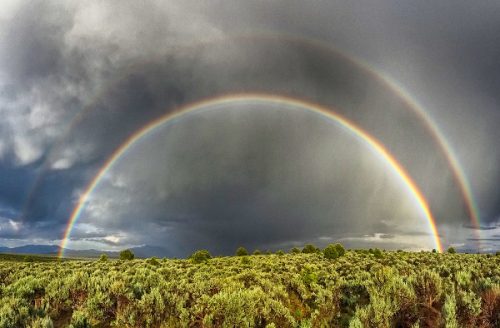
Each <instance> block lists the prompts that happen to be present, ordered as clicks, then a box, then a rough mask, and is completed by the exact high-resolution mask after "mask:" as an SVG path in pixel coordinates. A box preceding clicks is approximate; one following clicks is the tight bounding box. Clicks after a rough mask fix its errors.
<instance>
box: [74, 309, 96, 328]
mask: <svg viewBox="0 0 500 328" xmlns="http://www.w3.org/2000/svg"><path fill="white" fill-rule="evenodd" d="M69 327H70V328H90V327H92V326H91V325H90V323H89V320H88V319H87V317H86V316H85V314H84V313H83V312H82V311H75V312H73V315H72V316H71V324H70V325H69Z"/></svg>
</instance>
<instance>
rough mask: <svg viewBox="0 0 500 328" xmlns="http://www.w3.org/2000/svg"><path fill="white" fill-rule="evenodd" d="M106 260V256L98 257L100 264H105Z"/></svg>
mask: <svg viewBox="0 0 500 328" xmlns="http://www.w3.org/2000/svg"><path fill="white" fill-rule="evenodd" d="M107 260H108V256H107V255H106V254H101V256H100V257H99V261H100V262H106V261H107Z"/></svg>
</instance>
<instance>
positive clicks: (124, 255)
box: [120, 249, 135, 260]
mask: <svg viewBox="0 0 500 328" xmlns="http://www.w3.org/2000/svg"><path fill="white" fill-rule="evenodd" d="M134 257H135V255H134V253H132V251H131V250H130V249H126V250H123V251H121V252H120V260H133V259H134Z"/></svg>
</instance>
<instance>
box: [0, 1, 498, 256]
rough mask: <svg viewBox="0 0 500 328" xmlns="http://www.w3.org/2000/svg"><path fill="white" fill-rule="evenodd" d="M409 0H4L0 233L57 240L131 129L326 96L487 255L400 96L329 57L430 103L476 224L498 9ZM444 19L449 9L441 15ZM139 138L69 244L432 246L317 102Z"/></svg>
mask: <svg viewBox="0 0 500 328" xmlns="http://www.w3.org/2000/svg"><path fill="white" fill-rule="evenodd" d="M418 6H420V5H415V4H411V3H410V2H408V3H401V4H400V5H398V6H394V4H392V3H391V1H382V2H380V3H378V4H373V3H372V2H366V3H363V2H359V3H357V4H329V3H325V2H317V3H314V4H311V5H305V4H303V3H302V2H296V3H295V2H292V3H288V2H287V3H285V2H283V1H274V2H271V3H263V2H238V1H236V2H230V3H229V2H225V1H221V2H217V3H215V4H211V5H210V6H208V5H200V4H199V3H198V2H191V1H182V2H180V1H179V2H169V3H168V4H165V3H159V2H141V3H137V2H133V1H130V2H127V3H121V5H120V6H117V5H113V4H110V3H102V2H100V1H91V2H86V3H85V4H81V3H79V2H66V3H64V4H61V3H59V2H46V1H44V2H41V1H40V2H39V1H34V2H33V1H30V2H28V1H26V2H18V3H14V4H13V5H10V6H7V5H6V6H5V7H4V9H3V11H2V12H1V13H0V20H1V29H0V31H1V40H0V49H1V50H0V67H1V69H0V115H1V116H2V118H3V119H2V120H1V122H0V178H1V181H2V182H1V184H0V218H1V220H0V238H3V239H4V240H5V243H13V242H14V243H16V242H18V243H29V242H32V241H34V240H37V241H39V240H42V241H45V242H48V243H54V242H57V241H58V239H60V238H61V236H62V232H63V230H64V227H65V225H66V221H67V219H68V217H69V214H70V212H71V211H72V209H73V208H74V206H75V205H76V202H77V200H78V197H79V195H80V194H81V193H82V192H83V190H84V188H85V186H86V185H87V183H88V182H89V181H90V179H91V178H92V177H93V176H94V175H95V174H96V172H97V170H98V169H99V167H101V166H102V164H103V163H104V162H105V160H106V159H107V158H108V157H109V156H110V154H111V153H112V152H113V151H114V150H115V149H116V148H117V147H118V146H119V145H120V144H121V143H122V142H123V141H124V140H125V139H126V138H127V137H128V136H130V135H131V134H132V133H133V132H134V131H136V130H137V129H139V128H140V127H141V126H143V125H144V124H146V123H147V122H150V121H151V120H153V119H156V118H158V117H160V116H162V115H164V114H166V113H168V112H169V111H172V110H175V109H176V108H179V107H181V106H183V105H185V104H188V103H190V102H192V101H198V100H201V99H205V98H209V97H213V96H216V95H220V94H230V93H238V92H261V93H266V94H269V93H271V94H280V95H283V96H291V97H294V98H300V99H304V100H308V101H312V102H315V103H319V104H322V105H324V106H328V107H331V108H335V109H336V110H337V111H338V112H339V113H340V114H342V115H344V116H346V117H348V118H349V119H351V120H353V121H355V122H356V123H357V124H359V125H360V126H362V127H363V128H364V129H366V130H367V131H368V132H369V133H371V134H372V135H374V136H375V137H376V138H378V139H379V140H381V141H382V142H383V143H384V144H385V145H386V146H387V148H388V149H390V151H391V152H392V153H393V154H394V155H396V157H397V158H398V159H399V161H400V162H401V163H402V164H403V165H404V166H405V167H406V168H407V170H408V171H409V173H410V174H411V175H412V177H413V178H414V179H415V181H416V182H417V184H418V185H419V186H420V188H421V189H422V191H423V192H424V194H425V196H426V197H427V199H428V200H429V203H430V205H431V209H432V211H433V213H434V215H435V216H436V218H437V221H438V224H439V228H440V231H442V234H443V236H442V237H443V238H444V240H445V241H446V243H447V244H453V243H464V244H466V246H465V247H476V246H475V244H474V243H472V242H473V240H468V238H469V239H471V238H477V236H474V235H471V233H472V230H470V229H468V228H465V227H464V224H468V222H469V221H468V218H467V215H466V212H465V206H464V203H463V199H462V198H461V195H460V192H459V189H458V185H457V183H456V181H455V179H454V178H453V176H452V175H451V171H450V170H449V167H448V163H447V162H446V159H445V158H444V156H443V153H442V152H441V151H440V149H439V146H438V144H437V143H436V141H435V140H433V139H432V137H431V135H430V134H429V131H428V130H427V129H426V128H425V126H424V125H423V124H422V122H421V121H419V120H418V117H417V116H416V115H415V113H413V112H412V111H411V109H410V108H409V105H408V104H406V103H405V102H404V101H402V99H401V97H400V96H398V95H397V94H395V93H394V91H393V90H390V89H388V88H387V86H385V85H384V84H383V83H381V82H380V80H379V79H377V78H376V77H375V76H373V75H372V74H370V73H369V72H367V71H366V70H364V69H362V68H360V67H359V66H358V65H356V64H355V63H353V62H352V61H351V60H349V59H348V58H346V56H344V55H341V54H339V53H338V52H337V51H336V50H335V49H333V48H338V49H341V50H342V51H343V52H344V53H349V54H354V55H355V56H356V57H358V58H363V59H364V60H366V61H367V62H369V63H371V64H372V65H373V66H375V67H378V68H379V69H383V70H384V71H386V72H388V74H389V75H392V76H395V77H397V79H398V80H399V81H401V83H402V84H403V85H405V86H406V88H407V89H409V91H410V92H411V93H412V94H414V95H415V97H417V99H418V100H419V101H420V102H421V103H423V104H424V105H425V106H426V108H427V109H428V110H429V112H430V114H431V116H432V117H435V118H436V120H437V123H438V125H439V126H440V127H441V128H442V129H443V133H444V134H445V135H446V137H447V138H448V139H449V141H450V144H451V145H452V146H453V148H454V150H455V151H456V153H457V155H458V157H459V159H460V161H461V163H462V164H463V166H464V169H465V171H466V173H467V175H468V176H469V179H470V181H471V186H472V188H473V193H474V195H476V198H477V202H478V205H479V208H480V209H481V212H482V216H481V218H482V221H483V223H484V224H485V225H492V224H493V225H494V224H495V222H497V219H496V218H498V215H499V213H500V194H499V189H498V186H496V185H495V181H499V179H498V177H499V176H500V168H499V167H500V165H499V162H500V152H499V151H498V148H497V147H495V142H494V141H495V140H498V139H500V135H499V133H500V132H499V131H498V129H496V128H495V127H496V125H497V124H498V122H499V121H500V113H499V112H498V103H499V98H498V95H497V94H496V93H495V92H494V90H496V89H495V86H498V85H500V82H499V81H498V74H494V73H491V72H498V71H499V69H500V68H499V67H498V65H497V62H496V61H492V58H497V57H495V54H497V53H498V51H499V49H498V47H495V46H493V45H492V43H491V42H490V41H491V38H494V35H495V33H493V32H492V31H495V30H496V29H498V27H499V26H498V21H500V20H498V17H497V16H498V11H496V14H495V11H494V10H491V8H489V7H488V6H489V4H487V3H486V2H485V3H483V4H481V5H477V6H475V7H474V8H473V10H470V9H471V8H465V5H458V6H457V5H452V6H451V3H450V6H451V7H450V6H445V5H442V4H441V5H436V6H435V8H433V9H432V10H430V9H429V8H416V7H418ZM450 11H451V12H450ZM445 12H446V13H447V17H451V19H450V20H449V21H447V22H446V23H443V20H442V19H440V17H441V16H440V14H443V13H445ZM466 13H467V14H466ZM464 15H467V19H463V16H464ZM354 18H356V19H354ZM471 21H472V22H474V24H475V25H474V24H472V23H469V22H471ZM431 32H432V33H431ZM285 34H286V36H285ZM307 39H321V40H323V41H324V44H323V45H321V44H319V43H317V42H312V41H307ZM471 45H473V46H471ZM488 63H489V64H488ZM488 65H489V66H488ZM249 106H250V107H252V105H251V104H250V105H249ZM257 107H259V106H257ZM147 142H148V144H147V145H145V146H144V147H145V148H144V149H142V148H141V149H137V150H133V151H132V150H131V152H130V154H128V155H127V158H126V159H123V160H121V161H120V166H119V167H116V168H114V169H113V171H112V172H110V173H109V174H110V176H109V177H107V178H106V179H107V180H106V181H105V182H103V184H102V187H101V188H100V189H99V190H98V192H96V193H95V195H92V197H93V198H92V202H91V203H90V204H89V205H88V206H87V207H86V212H85V213H84V214H85V215H83V216H82V218H81V221H80V223H79V225H78V226H77V227H76V228H75V231H74V233H73V235H72V238H73V239H74V240H73V245H74V246H75V247H90V246H92V247H93V246H102V247H104V248H106V247H116V248H119V247H122V246H126V245H139V244H146V243H154V244H155V245H162V246H165V247H168V248H169V249H170V250H171V252H172V254H185V253H187V252H189V251H191V250H192V249H193V248H196V247H208V248H210V247H212V248H213V250H214V251H216V252H221V253H223V252H228V251H229V250H230V249H232V248H233V247H234V246H235V245H237V244H239V243H245V244H248V245H249V247H250V246H251V247H260V248H264V247H268V248H276V247H288V246H289V245H293V244H300V243H303V242H305V241H315V242H317V243H325V242H326V241H327V239H328V240H331V238H334V239H335V240H339V239H341V238H344V240H345V242H346V243H350V244H352V246H353V247H354V246H356V245H360V246H364V245H367V244H370V243H379V244H380V243H381V242H383V243H384V244H383V245H384V247H393V248H399V247H406V248H418V247H424V246H427V245H428V242H427V241H426V240H428V238H429V236H427V235H426V231H428V228H426V226H425V222H424V223H423V224H422V217H421V215H419V214H418V212H417V211H416V209H415V208H414V206H413V205H412V203H411V199H410V198H408V197H407V196H406V195H405V194H404V193H402V192H401V185H400V184H398V183H395V182H394V180H395V179H394V177H393V173H391V172H390V170H388V169H387V167H384V165H383V164H382V163H380V161H379V159H377V157H376V156H374V155H373V154H372V153H371V152H370V151H368V150H367V149H366V147H365V146H363V145H361V144H359V142H357V141H356V140H355V139H353V137H352V136H349V135H348V133H347V134H346V132H345V131H343V130H342V129H339V127H338V126H334V125H332V124H330V123H325V122H323V121H321V120H318V119H317V118H315V117H314V116H311V114H310V113H309V114H308V113H303V112H297V113H295V112H293V111H289V109H288V111H287V109H286V108H274V109H273V108H267V109H265V108H257V109H255V108H254V109H249V108H232V109H224V110H221V111H220V112H214V113H213V114H206V115H205V114H204V115H200V116H196V117H195V116H193V117H190V118H189V119H183V120H182V122H178V124H177V123H176V124H175V125H172V126H169V127H166V128H164V129H161V131H160V132H158V133H157V135H155V136H154V137H151V138H149V139H148V141H147ZM14 227H16V228H15V229H14ZM284 227H286V229H285V228H284ZM414 227H417V228H415V229H414ZM326 231H327V232H328V234H327V235H325V234H324V233H322V232H326ZM490 233H491V234H494V233H498V231H495V229H493V230H491V231H489V232H485V231H482V234H483V238H486V239H491V238H489V237H488V236H489V234H490ZM381 236H394V238H383V237H381ZM409 236H413V239H412V238H411V237H409ZM407 237H408V238H407ZM321 238H323V239H321ZM329 238H330V239H329ZM405 238H406V239H405ZM16 240H17V241H16ZM402 240H412V242H402ZM0 242H1V241H0ZM488 242H489V245H488V248H491V249H494V248H498V242H497V241H494V240H493V241H491V240H489V241H488ZM430 247H432V245H431V246H430Z"/></svg>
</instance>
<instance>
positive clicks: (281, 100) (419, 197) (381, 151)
mask: <svg viewBox="0 0 500 328" xmlns="http://www.w3.org/2000/svg"><path fill="white" fill-rule="evenodd" d="M250 101H252V102H265V103H270V104H276V105H280V104H282V105H290V106H295V107H300V108H303V109H305V110H308V111H311V112H314V113H317V114H319V115H321V116H323V117H326V118H329V119H331V120H333V121H335V122H337V123H338V124H340V125H341V126H342V127H344V128H346V129H347V130H349V131H350V132H352V133H353V134H354V135H355V136H357V137H359V138H360V139H361V140H362V141H364V142H366V143H367V144H368V145H369V146H370V147H371V148H372V149H373V150H375V151H376V153H377V154H378V155H380V156H381V157H382V158H383V159H384V160H385V161H386V162H387V164H389V165H390V166H391V167H392V168H393V169H394V171H395V172H396V173H397V175H398V176H399V177H400V179H401V180H402V182H404V184H405V186H406V187H407V188H408V191H409V192H410V193H411V195H412V196H413V198H414V199H415V201H416V203H417V204H418V205H419V207H420V208H421V210H422V213H423V214H424V216H425V218H426V220H427V221H428V224H429V227H430V230H431V232H432V235H433V239H434V243H435V247H436V249H437V250H438V252H442V245H441V240H440V238H439V234H438V231H437V227H436V222H435V219H434V217H433V215H432V213H431V211H430V208H429V205H428V203H427V201H426V199H425V197H424V196H423V194H422V192H421V191H420V189H419V188H418V186H417V185H416V183H415V182H414V181H413V180H412V178H411V177H410V175H409V174H408V172H407V171H406V170H405V169H404V168H403V166H402V165H401V164H400V163H399V162H398V161H397V160H396V158H395V157H394V156H393V155H392V154H391V153H390V152H389V151H388V150H387V149H386V148H385V147H384V146H383V145H382V143H380V141H378V140H377V139H375V138H374V137H373V136H371V135H370V134H368V133H367V132H366V131H364V130H363V129H361V128H360V127H358V126H357V125H355V124H354V123H353V122H351V121H349V120H348V119H346V118H344V117H343V116H341V115H339V114H337V113H335V112H333V111H332V110H331V109H328V108H326V107H323V106H320V105H317V104H313V103H310V102H304V101H302V100H298V99H293V98H290V97H282V96H275V95H266V94H232V95H225V96H220V97H215V98H210V99H208V100H202V101H199V102H195V103H190V104H188V105H186V106H183V107H181V108H180V109H178V110H176V111H174V112H171V113H168V114H166V115H164V116H162V117H160V118H158V119H156V120H154V121H152V122H150V123H149V124H147V125H146V126H144V127H142V128H141V129H140V130H138V131H136V132H135V133H134V134H132V135H131V136H130V137H129V138H128V139H127V140H126V141H125V142H124V143H123V144H122V145H121V146H120V147H118V149H116V150H115V151H114V152H113V154H112V155H111V156H110V157H109V158H108V160H107V161H106V162H105V163H104V165H103V166H102V167H101V169H100V170H99V171H98V173H97V174H96V175H95V176H94V178H93V179H92V180H91V182H90V183H89V184H88V185H87V187H86V188H85V191H84V192H83V194H82V195H81V196H80V198H79V200H78V203H77V205H76V207H75V208H74V209H73V211H72V213H71V216H70V218H69V220H68V225H67V226H66V229H65V231H64V235H63V239H62V241H61V244H60V248H59V253H58V256H59V257H63V256H64V249H65V248H66V246H67V244H68V242H69V238H70V235H71V231H72V229H73V227H74V225H75V223H76V222H77V221H78V218H79V217H80V215H81V213H82V211H83V209H84V208H85V205H86V203H87V201H88V199H89V197H90V195H91V194H92V192H93V191H94V190H95V189H96V188H97V186H98V185H99V183H100V181H101V180H102V178H103V177H104V176H105V174H106V173H107V172H108V171H109V170H110V169H111V168H112V167H113V165H114V164H115V163H116V162H117V160H118V159H119V158H120V157H121V156H122V155H123V154H124V153H125V152H126V151H127V150H128V149H129V148H130V147H131V146H132V145H133V144H135V143H136V142H137V141H138V140H140V139H141V138H143V137H145V136H146V135H148V134H149V133H151V132H152V131H153V130H155V129H156V128H157V127H159V126H161V125H163V124H165V123H167V122H169V121H171V120H173V119H176V118H179V117H180V116H182V115H184V114H187V113H191V112H194V111H197V110H201V109H203V108H205V107H208V106H214V105H223V104H230V103H238V102H250Z"/></svg>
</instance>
